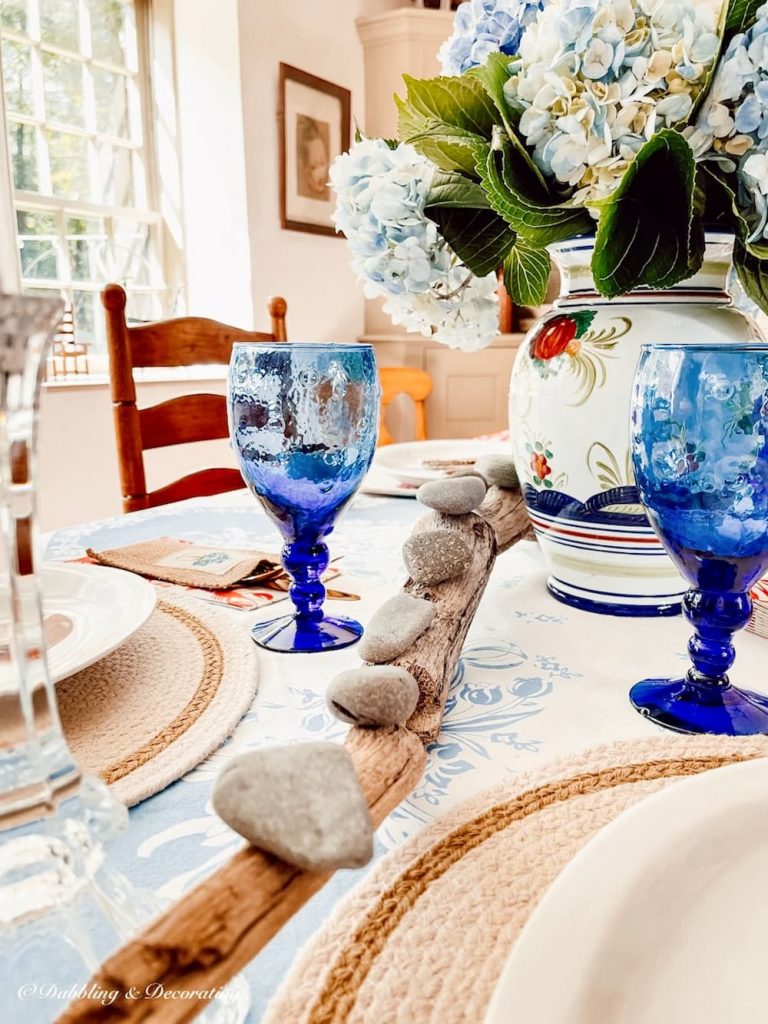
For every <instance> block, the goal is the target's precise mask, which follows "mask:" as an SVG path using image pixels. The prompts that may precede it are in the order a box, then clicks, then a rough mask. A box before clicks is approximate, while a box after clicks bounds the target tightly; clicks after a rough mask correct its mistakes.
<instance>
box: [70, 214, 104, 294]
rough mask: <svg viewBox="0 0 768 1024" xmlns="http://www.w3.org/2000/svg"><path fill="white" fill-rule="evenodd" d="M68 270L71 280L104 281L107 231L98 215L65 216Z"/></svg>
mask: <svg viewBox="0 0 768 1024" xmlns="http://www.w3.org/2000/svg"><path fill="white" fill-rule="evenodd" d="M66 227H67V248H68V251H69V271H70V274H71V275H72V280H73V281H97V282H102V281H106V280H107V278H108V277H109V276H110V274H109V268H108V267H107V266H106V261H105V255H106V245H107V233H106V231H105V230H104V221H102V220H100V219H99V218H98V217H67V222H66Z"/></svg>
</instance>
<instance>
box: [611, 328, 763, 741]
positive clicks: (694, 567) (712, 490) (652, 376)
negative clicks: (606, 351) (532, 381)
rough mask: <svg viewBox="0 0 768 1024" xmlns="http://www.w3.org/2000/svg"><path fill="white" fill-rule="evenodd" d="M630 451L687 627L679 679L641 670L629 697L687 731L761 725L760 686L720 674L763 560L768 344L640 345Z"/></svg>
mask: <svg viewBox="0 0 768 1024" xmlns="http://www.w3.org/2000/svg"><path fill="white" fill-rule="evenodd" d="M632 456H633V460H634V466H635V475H636V478H637V484H638V487H639V489H640V497H641V500H642V502H643V504H644V505H645V507H646V509H647V511H648V517H649V519H650V521H651V523H652V524H653V527H654V529H655V530H656V532H657V533H658V535H659V537H660V538H661V541H662V543H663V544H664V547H665V548H666V549H667V551H668V552H669V554H670V556H671V558H672V560H673V561H674V562H675V564H676V565H677V567H678V568H679V569H680V572H681V573H682V574H683V576H684V577H685V579H686V580H688V581H689V582H690V583H691V585H692V589H691V590H689V591H688V593H687V594H686V595H685V598H684V599H683V610H684V612H685V615H686V617H687V618H688V621H689V622H690V623H691V624H692V625H693V628H694V630H695V632H694V635H693V637H692V638H691V640H690V642H689V644H688V651H689V653H690V655H691V661H692V662H693V665H692V667H691V668H690V669H689V670H688V672H687V674H686V675H685V676H683V677H682V678H680V679H645V680H643V681H642V682H640V683H637V684H636V685H635V686H633V687H632V689H631V691H630V695H629V696H630V700H631V702H632V704H634V706H635V707H636V708H637V710H638V711H640V712H641V713H642V714H644V715H647V716H648V717H649V718H651V719H652V720H653V721H654V722H657V723H658V724H659V725H664V726H667V728H669V729H675V730H677V731H678V732H685V733H718V734H721V735H727V736H748V735H753V734H755V733H768V697H766V696H764V695H763V694H760V693H753V692H751V691H749V690H740V689H737V688H736V687H735V686H732V685H731V683H730V682H729V680H728V675H727V672H728V669H729V668H730V667H731V665H732V664H733V661H734V658H735V651H734V648H733V643H732V638H733V634H734V633H735V632H736V630H738V629H741V628H742V627H743V626H745V625H746V623H747V620H748V619H749V615H750V612H751V609H752V602H751V600H750V597H749V591H750V589H751V587H752V586H753V585H754V583H755V582H756V581H757V580H758V579H759V578H760V576H761V575H762V574H763V572H764V571H765V569H766V567H768V345H764V344H757V343H755V344H746V345H745V344H733V345H731V344H712V345H696V344H693V345H674V344H658V345H646V346H645V347H644V349H643V352H642V355H641V357H640V364H639V366H638V371H637V377H636V380H635V391H634V398H633V405H632Z"/></svg>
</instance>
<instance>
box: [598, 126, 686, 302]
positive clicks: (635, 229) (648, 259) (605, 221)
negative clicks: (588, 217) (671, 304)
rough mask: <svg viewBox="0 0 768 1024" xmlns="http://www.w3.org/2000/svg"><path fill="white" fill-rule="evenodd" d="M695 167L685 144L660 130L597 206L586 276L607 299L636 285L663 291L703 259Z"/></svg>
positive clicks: (670, 132)
mask: <svg viewBox="0 0 768 1024" xmlns="http://www.w3.org/2000/svg"><path fill="white" fill-rule="evenodd" d="M695 178H696V163H695V160H694V156H693V153H692V152H691V148H690V146H689V145H688V143H687V142H686V141H685V139H684V138H683V137H682V135H680V134H679V133H678V132H676V131H675V130H674V129H671V128H663V129H662V130H661V131H659V132H657V133H656V135H654V136H653V138H651V139H650V140H649V141H648V142H646V144H645V145H644V146H643V148H642V149H641V150H640V152H639V153H638V154H637V156H636V157H635V159H634V160H633V161H632V164H631V165H630V167H629V170H628V171H627V172H626V174H625V175H624V177H623V179H622V181H621V184H620V185H619V186H618V188H617V189H616V190H615V192H613V194H612V195H611V196H610V197H609V198H608V199H606V200H604V201H602V202H601V203H600V204H599V208H600V223H599V227H598V230H597V238H596V240H595V251H594V255H593V257H592V273H593V275H594V279H595V284H596V286H597V288H598V291H600V292H601V294H603V295H606V296H608V297H609V298H613V297H614V296H616V295H623V294H625V293H626V292H629V291H631V290H632V289H633V288H637V287H638V286H640V285H648V286H650V287H654V288H669V287H671V286H672V285H673V284H676V283H677V282H678V281H683V280H685V279H686V278H688V277H690V276H691V275H692V274H693V273H695V272H696V270H697V269H698V268H699V267H700V266H701V263H702V260H703V259H704V230H703V227H702V224H701V220H700V219H699V218H698V217H696V216H695V215H694V186H695Z"/></svg>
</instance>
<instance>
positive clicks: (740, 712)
mask: <svg viewBox="0 0 768 1024" xmlns="http://www.w3.org/2000/svg"><path fill="white" fill-rule="evenodd" d="M629 699H630V702H631V703H632V705H633V707H634V708H636V709H637V710H638V711H639V712H640V714H641V715H644V716H645V717H646V718H650V720H651V721H652V722H655V723H656V724H657V725H663V726H664V727H665V728H667V729H674V731H675V732H683V733H689V734H698V733H711V734H714V735H717V736H756V735H760V734H768V696H766V695H764V694H761V693H753V692H752V691H751V690H739V689H738V688H737V687H735V686H731V685H730V684H729V685H727V686H716V685H714V684H711V683H695V682H693V681H692V680H690V679H688V678H687V677H684V678H682V679H644V680H643V681H642V682H640V683H635V685H634V686H633V687H632V689H631V690H630V691H629Z"/></svg>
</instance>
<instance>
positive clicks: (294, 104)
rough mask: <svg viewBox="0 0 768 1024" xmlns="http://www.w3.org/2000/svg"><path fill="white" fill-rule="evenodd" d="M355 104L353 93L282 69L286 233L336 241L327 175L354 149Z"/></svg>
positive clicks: (282, 191)
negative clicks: (352, 127)
mask: <svg viewBox="0 0 768 1024" xmlns="http://www.w3.org/2000/svg"><path fill="white" fill-rule="evenodd" d="M351 101H352V94H351V92H350V91H349V89H345V88H343V86H340V85H335V84H334V83H333V82H328V81H326V79H324V78H318V77H317V76H316V75H311V74H309V72H307V71H302V70H301V69H300V68H295V67H292V66H291V65H290V64H283V63H281V64H280V78H279V86H278V111H277V116H278V128H279V136H280V140H279V141H280V224H281V226H282V227H283V228H285V229H286V230H289V231H307V232H310V233H311V234H314V235H332V236H336V234H337V232H336V229H335V228H334V226H333V224H332V223H331V219H330V218H331V214H332V213H333V209H334V206H335V202H334V197H333V192H332V191H331V188H330V186H329V185H328V170H329V168H330V165H331V164H332V163H333V161H334V160H335V159H336V157H337V156H338V155H339V154H340V153H343V152H344V151H345V150H347V149H348V148H349V145H350V140H351V106H352V102H351ZM338 237H343V236H341V235H339V236H338Z"/></svg>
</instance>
